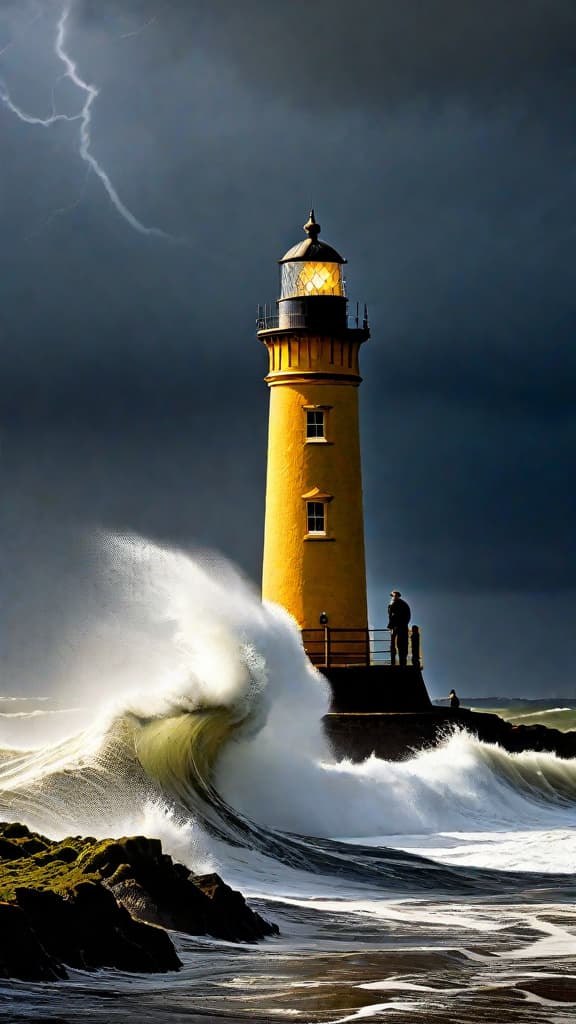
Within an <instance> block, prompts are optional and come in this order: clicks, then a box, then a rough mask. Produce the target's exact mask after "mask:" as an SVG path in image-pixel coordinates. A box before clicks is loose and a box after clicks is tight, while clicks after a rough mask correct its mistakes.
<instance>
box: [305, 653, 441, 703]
mask: <svg viewBox="0 0 576 1024" xmlns="http://www.w3.org/2000/svg"><path fill="white" fill-rule="evenodd" d="M320 671H321V672H322V674H323V675H324V676H326V678H327V679H328V682H329V683H330V688H331V690H332V706H331V708H330V711H331V712H333V713H340V714H345V713H350V712H356V713H357V712H390V711H411V712H414V711H430V710H431V709H432V704H431V703H430V698H429V696H428V693H427V690H426V685H425V683H424V679H423V678H422V672H421V670H420V668H418V667H417V666H415V665H407V666H406V667H403V666H402V667H401V666H400V665H347V666H331V667H330V668H322V669H321V670H320Z"/></svg>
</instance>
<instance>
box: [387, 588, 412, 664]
mask: <svg viewBox="0 0 576 1024" xmlns="http://www.w3.org/2000/svg"><path fill="white" fill-rule="evenodd" d="M390 597H391V598H392V600H391V602H390V604H389V605H388V629H389V630H390V633H391V637H390V654H391V661H392V664H393V665H395V664H396V655H398V662H399V664H400V665H401V666H402V667H404V666H405V665H406V663H407V660H408V626H409V624H410V616H411V614H412V613H411V611H410V605H409V604H407V603H406V601H403V600H402V597H401V594H400V591H399V590H393V591H392V593H391V594H390Z"/></svg>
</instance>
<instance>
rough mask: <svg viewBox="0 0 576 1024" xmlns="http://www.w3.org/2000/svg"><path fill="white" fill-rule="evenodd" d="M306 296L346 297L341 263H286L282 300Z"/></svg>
mask: <svg viewBox="0 0 576 1024" xmlns="http://www.w3.org/2000/svg"><path fill="white" fill-rule="evenodd" d="M306 295H344V282H343V280H342V267H341V265H340V264H339V263H298V262H295V263H284V264H283V265H282V294H281V298H282V299H291V298H295V297H300V296H306Z"/></svg>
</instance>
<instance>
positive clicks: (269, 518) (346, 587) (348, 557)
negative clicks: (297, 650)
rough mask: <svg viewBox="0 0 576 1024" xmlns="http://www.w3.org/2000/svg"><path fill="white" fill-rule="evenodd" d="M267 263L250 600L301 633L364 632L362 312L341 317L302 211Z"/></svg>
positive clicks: (325, 263) (338, 278) (314, 228)
mask: <svg viewBox="0 0 576 1024" xmlns="http://www.w3.org/2000/svg"><path fill="white" fill-rule="evenodd" d="M304 232H305V236H306V237H305V238H304V239H303V240H302V241H300V242H298V243H297V244H296V245H294V246H293V247H292V248H291V249H289V250H288V252H287V253H286V254H285V255H284V256H283V257H282V259H281V260H280V261H279V263H280V297H279V299H278V300H277V302H276V304H275V308H273V309H269V308H264V309H262V308H261V309H260V311H259V319H258V328H259V329H258V337H259V339H260V340H261V341H262V342H263V343H264V344H265V346H266V348H267V350H268V356H269V370H268V375H267V377H266V382H267V383H268V386H269V389H270V420H269V433H268V466H267V483H266V520H265V534H264V564H263V577H262V596H263V597H264V598H265V599H266V600H268V601H275V602H277V603H278V604H281V605H283V606H284V607H285V608H287V609H288V611H289V612H290V613H291V615H293V616H294V618H295V619H296V621H297V623H298V624H299V626H300V628H301V629H302V630H303V632H304V634H306V633H311V632H312V631H317V630H318V629H319V628H321V627H322V626H324V625H328V624H329V628H330V630H331V631H334V630H338V631H342V630H345V631H348V633H349V635H350V636H352V634H354V635H356V634H358V636H361V635H362V634H363V633H364V634H365V633H366V631H367V628H368V611H367V599H366V565H365V554H364V522H363V509H362V471H361V463H360V432H359V421H358V388H359V385H360V383H361V380H362V378H361V377H360V369H359V353H360V346H361V345H362V344H363V343H364V342H365V341H367V340H368V338H369V337H370V331H369V329H368V320H367V315H366V310H365V309H364V310H363V313H362V315H361V316H359V311H358V307H356V308H355V310H354V311H353V312H352V315H350V311H349V308H348V299H347V297H346V286H345V280H344V275H343V267H344V264H345V263H346V260H345V259H344V257H343V256H341V255H340V253H339V252H337V251H336V249H334V248H333V247H332V246H331V245H328V244H327V243H326V242H323V241H322V240H321V239H320V237H319V235H320V225H319V224H318V223H317V221H316V218H315V216H314V211H313V210H312V211H311V212H310V216H309V218H308V221H307V223H306V224H305V225H304Z"/></svg>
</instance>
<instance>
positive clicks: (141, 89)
mask: <svg viewBox="0 0 576 1024" xmlns="http://www.w3.org/2000/svg"><path fill="white" fill-rule="evenodd" d="M63 10H64V8H63V7H62V6H61V5H60V4H59V2H57V0H54V2H52V0H38V2H37V3H34V2H32V0H30V2H28V0H18V2H17V3H16V2H11V0H10V2H8V0H0V87H1V91H2V96H3V97H4V99H3V102H2V103H0V292H1V295H2V302H1V304H0V351H1V375H0V382H1V389H2V401H1V404H0V429H1V451H0V460H1V461H0V471H1V474H2V507H1V509H0V528H1V531H2V540H1V553H0V558H1V570H2V572H1V580H0V612H1V617H2V626H3V629H2V634H3V635H2V637H1V639H0V659H1V660H0V665H1V669H2V682H1V686H0V689H1V690H2V692H12V690H13V689H14V688H15V687H20V688H21V689H22V690H23V691H26V690H29V689H34V688H37V687H38V686H39V685H40V684H39V682H38V680H40V679H41V678H43V674H44V673H45V671H47V668H46V667H47V665H48V664H51V663H52V661H54V658H55V654H54V651H55V650H57V648H58V645H59V644H60V645H61V644H62V643H63V642H64V641H63V637H66V641H65V642H66V643H71V642H73V640H71V639H70V632H69V630H68V632H66V629H65V628H64V624H65V623H67V622H70V620H71V617H72V618H73V616H72V613H71V607H72V606H74V607H77V606H78V603H79V602H81V601H82V598H83V595H84V594H85V593H86V591H87V590H89V588H90V586H91V565H90V560H89V559H86V555H85V549H84V547H83V543H82V539H81V538H82V537H83V536H85V535H86V534H89V533H90V532H91V531H93V530H95V529H98V528H101V527H104V528H109V529H112V530H116V531H120V532H131V531H135V532H138V533H141V534H144V535H145V536H148V537H151V538H155V539H158V540H160V541H161V542H164V543H173V544H176V545H180V546H183V547H185V548H190V549H196V548H199V547H209V548H213V549H217V550H219V551H220V552H222V553H223V554H225V555H226V556H228V557H229V558H231V559H232V560H234V561H235V562H236V563H237V564H238V565H239V566H240V568H241V569H242V571H243V572H244V573H246V574H247V575H248V577H250V578H251V579H253V580H254V581H256V582H257V581H258V580H259V573H260V560H261V547H262V534H263V499H264V486H265V448H266V429H267V403H268V395H267V389H266V386H265V385H264V383H263V382H262V378H263V376H264V374H265V372H266V360H265V353H264V350H263V348H262V347H261V346H259V344H258V342H257V341H256V338H255V333H254V332H255V310H256V305H257V303H259V302H270V301H273V300H274V299H275V298H276V296H277V264H276V260H277V259H278V258H279V257H280V256H281V255H282V254H283V252H284V251H285V250H286V249H287V248H288V247H289V246H290V245H292V244H294V243H295V242H297V241H298V240H299V239H300V238H301V237H303V236H302V230H301V225H302V224H303V223H304V221H305V219H306V217H307V215H308V209H309V206H310V204H311V203H313V204H314V206H315V209H316V213H317V217H318V219H319V221H320V222H321V224H322V237H323V238H324V239H325V240H327V241H329V242H330V243H331V244H333V245H335V246H336V247H337V248H338V249H339V250H340V251H341V252H343V253H344V255H345V256H346V257H347V258H348V261H349V265H348V267H347V282H348V293H349V296H350V298H351V300H352V301H353V302H355V301H356V300H357V299H358V300H360V301H361V302H366V303H367V304H368V307H369V313H370V321H371V329H372V338H371V341H370V342H369V344H368V345H367V346H366V347H365V349H364V352H363V362H362V371H363V376H364V383H363V385H362V389H361V410H362V432H363V433H362V444H363V460H364V462H363V468H364V490H365V516H366V531H367V550H368V567H369V578H370V603H371V617H372V621H373V624H375V625H380V624H385V606H386V604H387V600H388V596H387V595H388V594H389V591H390V590H391V589H392V588H398V589H400V590H401V591H402V592H403V593H404V594H405V596H406V597H407V598H408V600H409V601H410V602H411V604H412V606H413V610H414V620H415V621H417V622H419V623H420V624H421V625H422V627H423V630H424V652H425V657H426V673H425V674H426V678H427V680H428V681H429V683H430V686H431V689H432V691H433V693H434V695H438V696H441V695H443V694H445V693H447V692H448V689H449V688H450V687H451V686H456V687H457V688H459V689H460V690H461V691H462V693H464V694H469V695H472V694H482V693H484V694H492V693H500V694H503V693H511V694H518V695H520V694H524V695H533V696H537V695H540V694H546V695H547V694H555V695H565V696H569V695H570V694H572V695H573V692H574V683H573V669H572V668H571V660H572V647H573V645H574V639H575V638H574V620H575V616H576V587H575V582H574V579H575V568H576V564H575V563H576V545H575V543H574V527H573V524H574V521H575V513H576V508H575V505H576V500H575V493H576V487H575V482H574V454H573V453H574V447H575V441H576V412H575V406H574V397H573V396H574V390H575V386H576V346H575V342H574V325H575V320H576V289H575V286H574V255H573V247H574V242H575V237H576V233H575V229H574V209H575V207H576V175H575V157H576V134H575V131H574V110H575V109H576V103H575V101H576V96H575V93H576V8H575V7H574V4H573V3H572V0H498V2H495V0H484V2H483V3H481V4H480V3H477V2H476V0H402V2H399V0H393V2H392V0H378V2H377V0H357V2H356V3H354V4H353V5H351V4H349V3H343V2H341V0H331V2H328V0H317V2H316V3H315V4H313V5H311V4H309V3H306V4H305V3H303V2H301V0H291V2H289V3H283V4H280V3H277V2H276V0H267V2H264V0H243V2H242V3H238V2H233V0H186V2H184V0H164V2H160V0H156V2H152V0H141V2H138V0H92V2H89V0H85V2H83V3H82V2H80V0H78V2H77V3H75V4H74V3H73V4H72V6H71V8H70V13H69V16H68V18H67V20H66V24H65V32H64V39H63V45H64V48H65V50H66V53H67V54H68V55H69V57H70V58H71V59H72V60H73V61H74V62H75V65H76V73H77V74H78V76H79V77H80V78H81V79H82V81H83V82H85V83H88V86H89V87H91V88H92V87H93V90H94V91H93V94H90V93H89V92H87V91H86V89H82V88H80V87H78V85H75V84H74V83H73V82H72V81H70V79H69V78H68V79H66V78H62V73H63V71H64V70H65V66H64V65H63V62H62V59H59V57H58V55H57V53H56V52H55V46H56V42H57V33H58V21H59V19H60V18H61V15H62V12H63ZM90 96H91V100H90V106H89V116H90V124H89V125H88V131H89V143H90V146H89V152H90V154H91V156H92V157H93V158H94V159H95V160H96V161H97V165H98V166H97V168H96V167H95V166H94V165H92V166H90V165H89V163H87V161H86V159H83V158H82V153H81V146H82V124H83V122H82V121H81V120H66V119H65V118H63V117H60V118H58V119H57V120H53V119H52V115H53V114H54V113H58V114H64V115H67V116H68V117H69V118H72V117H74V116H75V115H78V114H80V113H81V111H82V108H83V107H85V104H86V102H87V99H88V98H89V97H90ZM8 97H9V99H8ZM9 103H12V105H13V106H14V107H16V108H17V109H18V110H19V111H20V112H21V113H25V114H26V116H27V117H28V120H27V121H26V120H23V119H22V118H19V117H18V116H17V113H16V112H15V111H14V110H10V109H9V105H8V104H9ZM31 118H32V119H34V118H36V119H38V120H41V119H44V120H46V119H51V120H52V123H51V124H50V125H49V126H44V125H42V124H38V123H36V124H33V123H30V119H31ZM98 169H100V170H101V171H102V172H103V174H104V175H106V176H108V178H107V180H108V181H109V182H110V183H111V188H113V189H114V191H115V194H117V196H118V198H119V201H120V205H121V208H120V209H118V208H117V206H115V205H114V203H113V202H112V201H111V197H110V189H108V190H107V188H106V187H105V182H104V180H103V178H102V177H101V176H100V177H99V174H98ZM122 204H123V205H122ZM149 229H153V230H149ZM56 660H57V659H56Z"/></svg>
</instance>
